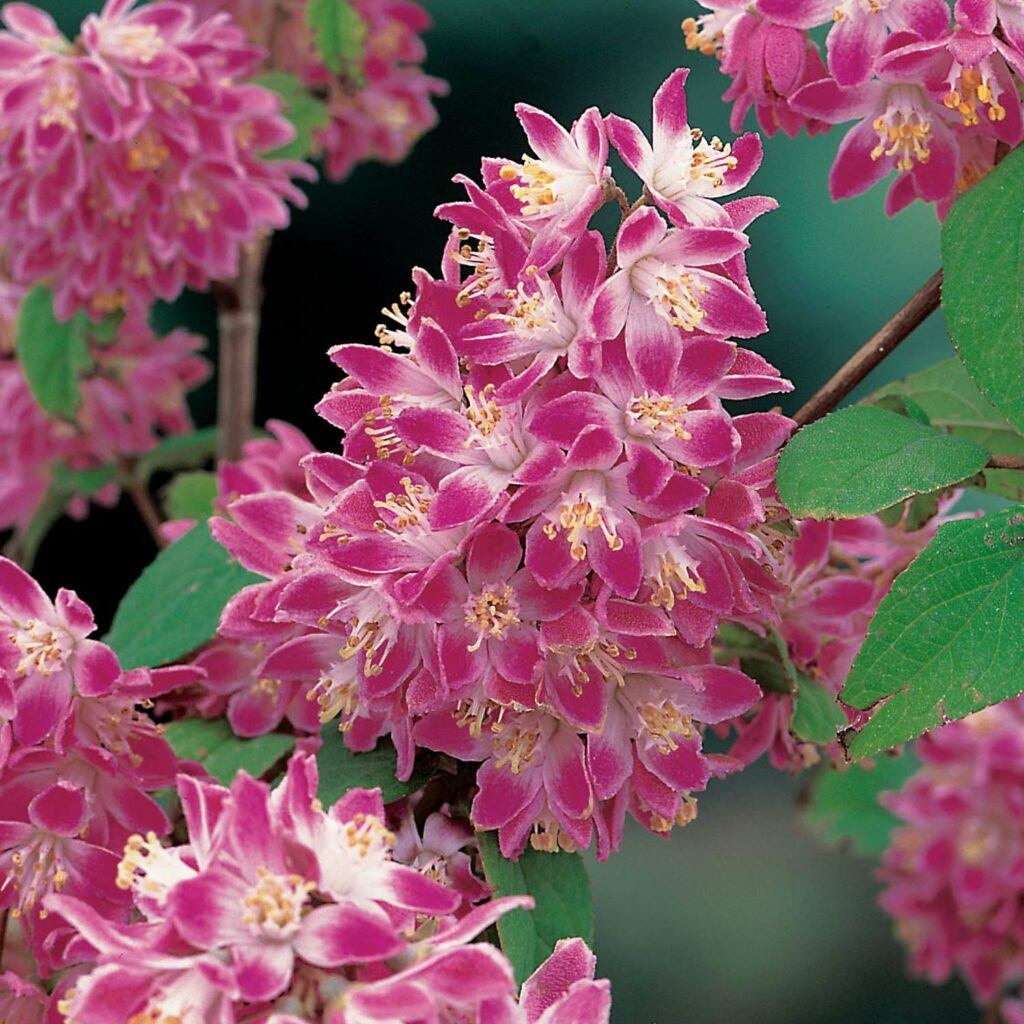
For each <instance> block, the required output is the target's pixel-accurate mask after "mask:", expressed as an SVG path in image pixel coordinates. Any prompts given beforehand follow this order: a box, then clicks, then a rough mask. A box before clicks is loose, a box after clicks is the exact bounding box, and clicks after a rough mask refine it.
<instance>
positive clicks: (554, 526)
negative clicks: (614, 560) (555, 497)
mask: <svg viewBox="0 0 1024 1024" xmlns="http://www.w3.org/2000/svg"><path fill="white" fill-rule="evenodd" d="M605 515H606V510H604V509H602V507H601V506H600V505H597V504H594V503H592V502H591V501H590V500H588V499H587V498H584V497H582V496H580V497H579V499H578V500H577V501H574V502H566V503H565V504H564V505H562V506H561V508H560V509H559V511H558V519H557V521H556V522H553V523H545V524H544V534H545V536H547V537H548V539H549V540H554V539H555V537H557V536H558V533H559V532H560V530H561V531H564V532H565V535H566V540H568V542H569V553H570V554H571V555H572V557H573V558H574V559H575V560H576V561H577V562H582V561H583V560H584V559H585V558H586V557H587V545H586V544H585V543H584V539H585V538H586V535H587V534H588V533H589V532H590V531H591V530H600V531H601V534H602V535H603V536H604V539H605V543H606V544H607V545H608V547H609V548H610V549H611V550H612V551H621V550H622V546H623V540H622V538H621V537H620V536H619V535H618V534H617V533H616V532H615V528H614V526H611V525H609V523H608V522H607V520H606V518H605Z"/></svg>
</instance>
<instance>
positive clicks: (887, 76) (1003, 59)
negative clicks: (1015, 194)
mask: <svg viewBox="0 0 1024 1024" xmlns="http://www.w3.org/2000/svg"><path fill="white" fill-rule="evenodd" d="M701 4H702V6H703V7H706V8H708V10H709V13H707V14H704V15H701V16H700V17H699V18H687V19H686V20H685V21H684V22H683V31H684V33H685V36H686V46H687V48H688V49H691V50H699V51H700V52H701V53H704V54H710V55H715V56H717V57H719V59H720V60H721V62H722V72H723V74H725V75H728V76H729V78H731V79H732V85H731V86H730V88H729V90H728V91H727V92H726V94H725V99H727V100H730V101H732V103H733V115H732V121H733V128H734V129H735V130H737V131H738V130H739V128H740V126H741V125H742V123H743V121H744V119H745V117H746V114H747V111H748V110H749V109H750V108H751V107H753V108H754V110H755V112H756V115H757V120H758V123H759V124H760V126H761V128H762V129H763V130H764V131H765V132H766V133H767V134H768V135H772V134H774V133H775V132H776V131H779V130H782V131H783V132H785V133H786V134H787V135H791V136H792V135H796V134H797V133H798V132H799V131H800V129H801V128H805V127H806V129H807V131H808V132H809V133H811V134H815V133H817V132H819V131H827V130H828V128H829V126H831V125H835V124H844V123H846V122H848V121H856V122H857V123H856V125H854V127H853V128H851V129H850V130H849V131H848V133H847V134H846V136H845V138H844V139H843V142H842V145H841V146H840V147H839V152H838V154H837V155H836V160H835V164H834V165H833V167H832V173H831V176H830V178H829V187H830V189H831V192H832V196H833V198H835V199H846V198H849V197H850V196H855V195H858V194H859V193H861V192H864V191H865V190H866V189H868V188H870V187H871V186H872V185H874V184H876V183H877V182H878V181H881V180H882V179H883V178H886V177H888V176H889V175H890V174H891V173H892V172H895V173H896V177H895V178H894V180H893V182H892V185H891V186H890V189H889V194H888V197H887V199H886V211H887V212H888V213H889V214H890V215H892V214H895V213H897V212H898V211H899V210H902V209H903V208H904V207H905V206H907V205H908V204H910V203H912V202H913V201H914V200H915V199H922V200H924V201H925V202H929V203H936V204H937V208H938V211H939V213H940V215H942V216H945V213H946V211H948V209H949V206H950V204H951V203H952V201H953V199H954V198H955V197H956V196H957V195H958V194H959V193H960V192H963V191H964V190H966V189H967V188H970V186H971V185H973V184H975V183H976V182H977V181H978V179H979V178H981V177H982V176H983V175H984V174H986V173H987V172H988V171H990V170H991V169H992V167H993V165H994V163H995V161H996V158H997V154H998V152H999V147H1000V146H1002V147H1004V148H1008V147H1013V146H1016V145H1017V144H1018V143H1019V142H1020V140H1021V135H1022V132H1024V120H1022V116H1021V100H1020V95H1019V89H1018V85H1017V84H1016V83H1017V82H1018V81H1019V76H1021V75H1022V74H1024V50H1022V47H1024V20H1022V12H1021V8H1020V5H1019V4H1017V3H1015V2H1012V0H1011V2H1007V3H998V4H997V3H994V2H993V3H977V4H975V3H957V4H956V5H955V7H954V10H953V12H952V15H953V16H952V18H951V17H950V14H951V12H950V9H949V5H948V4H947V3H946V2H945V0H887V2H885V3H864V2H861V0H847V2H845V3H840V4H839V5H838V6H837V5H836V4H834V3H831V2H830V3H822V2H818V0H796V2H792V0H758V2H757V3H756V4H754V5H752V6H749V7H748V5H745V4H737V3H732V2H726V3H717V2H707V3H704V0H701ZM826 24H828V25H831V28H829V30H828V34H827V37H826V39H825V50H826V61H827V64H826V61H823V60H822V57H821V53H820V49H819V47H818V45H817V43H816V42H815V41H814V39H813V38H812V35H811V30H813V29H815V28H817V27H818V26H823V25H826Z"/></svg>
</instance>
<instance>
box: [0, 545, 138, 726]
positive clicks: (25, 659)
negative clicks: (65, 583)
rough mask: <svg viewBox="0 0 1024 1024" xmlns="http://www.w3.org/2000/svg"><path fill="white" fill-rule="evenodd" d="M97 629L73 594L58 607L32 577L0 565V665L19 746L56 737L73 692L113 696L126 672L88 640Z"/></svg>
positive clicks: (63, 593)
mask: <svg viewBox="0 0 1024 1024" xmlns="http://www.w3.org/2000/svg"><path fill="white" fill-rule="evenodd" d="M95 628H96V624H95V622H94V621H93V617H92V612H91V611H90V610H89V608H88V606H86V605H85V604H84V603H83V602H82V601H81V599H80V598H79V597H78V596H77V595H76V594H75V593H74V592H73V591H70V590H63V589H61V590H60V591H59V592H58V594H57V601H56V604H54V603H53V602H51V601H50V599H49V598H48V597H47V596H46V595H45V594H44V593H43V591H42V589H41V588H40V587H39V584H38V583H36V581H35V580H34V579H32V577H31V576H29V575H28V573H27V572H25V571H24V570H23V569H20V568H19V567H18V566H17V565H15V564H14V563H13V562H11V561H10V560H8V559H6V558H3V559H0V634H2V639H0V663H2V665H3V667H4V668H5V670H6V672H7V674H8V677H9V678H10V679H11V681H12V684H13V688H14V696H15V702H16V706H17V713H16V715H15V720H14V734H15V737H16V738H17V740H18V742H19V743H22V744H26V745H27V744H32V743H36V742H38V741H39V740H41V739H43V738H44V737H46V736H48V735H49V734H50V733H52V732H53V730H54V729H55V728H56V727H57V725H58V724H59V723H60V722H61V721H63V719H64V716H65V715H66V714H67V710H68V704H69V702H70V700H71V694H72V687H74V688H75V689H77V690H78V692H80V693H81V694H83V695H85V696H103V695H105V694H108V693H110V692H111V691H112V690H113V688H114V686H115V684H116V683H117V680H118V677H119V676H120V674H121V669H120V666H119V665H118V662H117V657H116V655H115V654H114V652H113V651H112V650H111V649H110V648H109V647H107V646H106V645H105V644H101V643H99V642H98V641H96V640H88V639H86V638H87V637H88V636H89V634H90V633H92V632H93V630H95Z"/></svg>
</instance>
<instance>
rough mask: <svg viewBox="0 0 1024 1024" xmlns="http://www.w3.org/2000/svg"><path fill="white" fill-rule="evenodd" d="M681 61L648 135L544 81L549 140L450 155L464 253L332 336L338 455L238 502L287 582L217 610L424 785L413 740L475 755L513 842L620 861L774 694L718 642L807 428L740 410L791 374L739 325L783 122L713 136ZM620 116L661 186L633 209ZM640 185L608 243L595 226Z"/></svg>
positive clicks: (274, 578) (492, 806) (522, 111)
mask: <svg viewBox="0 0 1024 1024" xmlns="http://www.w3.org/2000/svg"><path fill="white" fill-rule="evenodd" d="M685 78H686V71H685V70H680V71H677V72H675V73H673V74H672V75H671V76H670V77H669V79H668V80H667V81H666V82H665V83H664V85H663V86H662V87H661V89H660V90H659V91H658V94H657V96H656V98H655V103H654V120H655V130H654V134H653V139H652V140H651V141H648V139H647V138H646V137H645V136H644V135H643V133H642V132H641V131H640V129H639V128H637V127H636V125H633V124H632V123H630V122H628V121H625V120H623V119H622V118H618V117H614V116H613V117H609V118H607V119H605V118H602V117H601V115H600V114H599V113H598V111H597V110H596V109H590V110H588V111H586V112H585V113H584V114H583V115H582V116H581V117H580V118H579V120H578V121H577V122H576V123H575V125H573V127H572V129H571V131H567V130H566V129H564V128H562V127H561V126H560V125H558V124H557V123H556V122H555V121H554V120H553V119H552V118H551V117H549V116H548V115H547V114H545V113H543V112H542V111H540V110H537V109H535V108H533V107H530V106H527V105H521V106H520V107H519V108H518V113H519V117H520V120H521V122H522V124H523V127H524V129H525V131H526V135H527V139H528V142H529V145H530V147H531V149H532V150H533V153H532V154H528V155H527V156H525V157H523V158H522V160H521V161H514V160H491V159H489V160H485V161H484V164H483V170H482V173H483V179H484V184H483V186H482V187H481V186H480V185H478V184H476V183H474V182H473V181H471V180H470V179H468V178H463V177H460V178H458V179H457V180H458V181H459V182H460V183H461V184H462V185H463V186H464V187H465V189H466V192H467V199H466V200H465V201H463V202H455V203H449V204H447V205H445V206H442V207H440V208H439V210H438V215H439V216H440V217H442V218H443V219H445V220H448V221H449V222H451V223H452V224H453V229H452V233H451V236H450V241H449V244H448V245H447V247H446V250H445V256H444V267H443V273H442V275H441V277H440V278H438V279H434V278H432V277H431V276H429V275H428V274H427V273H426V272H423V271H417V272H416V274H415V278H414V280H415V288H416V294H415V297H413V296H411V295H406V296H403V297H402V300H401V302H400V303H396V304H395V306H394V307H393V308H392V309H390V310H387V311H386V313H387V314H388V316H389V317H390V319H391V322H392V323H391V326H390V327H383V326H382V327H381V328H380V329H379V331H378V336H379V340H380V346H379V347H376V348H375V347H369V346H366V345H359V344H351V345H341V346H339V347H338V348H336V349H335V350H333V352H332V353H331V355H332V358H333V359H334V361H335V362H336V363H337V364H338V365H339V366H340V367H341V368H342V369H343V370H344V371H345V372H346V374H347V379H346V380H344V381H342V382H341V383H340V384H339V385H337V386H336V387H335V388H334V389H333V390H332V391H331V392H330V393H329V394H328V395H327V396H326V397H325V398H324V400H323V401H322V402H321V404H320V405H319V406H318V410H319V412H320V413H321V415H322V416H323V417H324V418H325V419H327V420H328V421H329V422H330V423H332V424H334V425H336V426H338V427H340V428H342V429H343V430H344V431H345V438H344V443H343V448H342V452H341V453H339V454H333V453H314V454H310V455H307V456H306V457H305V458H304V459H303V467H304V469H305V473H306V484H305V488H304V492H305V493H301V494H300V493H296V491H295V490H294V489H293V488H285V489H277V490H261V491H260V492H258V493H247V494H243V495H242V496H241V497H239V498H238V499H237V500H235V501H233V502H232V503H231V504H230V506H229V514H230V518H226V519H221V520H214V523H213V529H214V533H215V535H216V536H217V537H218V539H219V540H220V541H221V542H222V543H223V544H224V545H225V546H226V547H227V548H228V549H229V550H230V551H232V553H233V554H235V555H236V557H238V559H239V560H240V561H241V562H242V563H243V564H244V565H245V566H247V567H248V568H249V569H251V570H252V571H254V572H257V573H260V574H261V575H263V576H264V577H266V582H265V583H262V584H257V585H255V586H253V587H250V588H248V589H246V590H244V591H242V592H241V594H240V595H238V597H237V598H236V599H235V600H233V601H232V602H231V603H230V604H229V606H228V608H227V609H226V611H225V615H224V618H223V621H222V629H221V632H222V635H223V636H225V637H227V638H229V639H232V640H235V641H241V642H243V643H245V644H250V645H256V644H264V645H267V646H266V648H265V650H266V651H267V653H266V656H265V658H264V659H263V661H262V663H261V664H260V665H259V666H258V667H257V668H256V670H255V673H254V674H255V678H256V680H257V681H258V680H277V681H279V682H280V683H281V684H282V686H283V685H284V684H287V683H290V682H293V681H298V682H299V683H301V684H302V686H303V688H304V689H305V690H306V691H307V692H308V695H309V697H310V698H311V699H313V700H314V701H315V702H316V704H317V707H318V710H319V717H320V720H321V721H323V722H326V721H329V720H331V719H334V718H337V719H338V720H339V724H340V726H341V729H342V732H343V733H344V737H345V742H346V743H347V744H348V745H349V746H350V747H351V748H352V749H355V750H366V749H370V748H372V747H373V746H374V745H375V744H376V742H377V741H378V739H379V738H380V737H381V736H382V735H384V734H390V736H391V738H392V740H393V741H394V744H395V747H396V748H397V751H398V765H399V773H400V775H401V776H402V777H406V778H407V777H408V776H409V774H410V772H411V771H412V766H413V758H414V754H415V751H416V748H417V747H424V748H428V749H431V750H437V751H443V752H446V753H448V754H450V755H453V756H455V757H456V758H458V759H460V760H463V761H468V762H480V763H481V767H480V769H479V772H478V775H477V785H478V792H477V795H476V797H475V800H474V802H473V808H472V817H473V821H474V823H475V824H476V825H477V826H478V827H481V828H485V829H488V828H490V829H498V830H499V835H500V842H501V846H502V849H503V851H505V852H506V853H507V854H511V855H516V854H518V852H519V851H520V850H522V849H523V847H524V845H525V844H526V843H527V842H528V841H530V842H532V843H533V845H535V846H537V847H539V848H546V849H557V848H559V847H561V848H565V849H572V848H574V847H577V846H581V847H582V846H588V845H590V844H591V843H596V846H597V849H598V852H599V855H601V856H606V855H607V853H608V852H609V851H610V850H612V849H614V848H616V847H617V846H618V844H619V841H620V836H621V830H622V825H623V820H624V816H625V814H626V812H627V810H628V811H631V812H632V814H633V815H634V816H635V817H636V818H637V819H638V820H640V821H641V822H642V823H643V824H644V825H646V826H647V827H648V828H650V829H652V830H653V831H655V832H658V833H665V832H667V831H668V830H669V829H670V828H671V826H672V824H673V822H675V821H680V822H685V821H688V820H689V819H690V818H692V816H693V806H694V802H693V797H692V794H694V793H696V792H699V791H700V790H703V789H704V788H705V786H706V785H707V783H708V781H709V779H710V778H711V777H712V776H715V775H723V774H725V773H727V772H729V771H731V770H732V769H733V768H735V767H737V766H738V765H739V761H738V760H736V759H734V758H729V757H725V756H721V755H715V754H708V753H706V752H704V751H703V750H702V729H703V725H705V724H710V723H717V722H722V721H725V720H728V719H732V718H734V717H735V716H737V715H738V714H741V713H742V712H744V711H746V710H747V709H749V708H750V707H751V706H752V705H753V704H754V703H755V702H756V701H757V700H758V699H759V698H760V696H761V693H760V690H759V689H758V687H757V686H756V684H755V683H754V682H753V681H752V680H751V679H749V678H748V677H747V676H746V675H744V674H743V673H742V672H740V671H739V670H737V669H735V668H732V667H723V666H718V665H716V664H715V663H714V660H713V658H712V652H711V640H712V638H713V636H714V635H715V632H716V629H717V627H718V624H719V622H720V621H722V620H723V619H728V618H744V617H748V618H754V619H759V618H763V617H765V616H768V617H771V616H772V615H773V614H774V612H773V597H774V595H775V594H776V593H777V592H779V590H780V588H781V584H780V583H779V582H778V581H777V580H776V579H775V577H774V576H773V575H772V572H771V563H772V555H771V552H770V546H769V542H768V540H767V539H766V536H765V535H764V532H763V529H762V527H763V524H764V521H765V520H766V518H767V517H768V515H769V512H768V511H767V510H766V501H767V500H768V498H769V496H770V495H771V494H772V493H773V489H774V484H773V470H774V462H773V459H772V457H773V455H774V453H775V452H776V450H777V448H778V446H779V444H780V443H781V442H782V441H783V440H784V439H785V438H786V437H788V435H789V433H790V430H791V426H792V425H791V421H789V420H788V419H786V418H785V417H783V416H781V415H778V414H776V413H748V414H745V415H739V416H733V415H731V414H730V413H729V412H728V411H727V410H726V408H725V406H724V404H723V403H724V401H726V400H729V399H742V398H749V397H754V396H759V395H765V394H770V393H772V392H779V391H785V390H788V389H789V388H790V385H789V384H788V382H786V381H784V380H782V379H781V378H780V376H779V374H778V371H776V370H775V369H774V368H773V367H771V366H770V365H769V364H768V363H767V362H766V361H765V360H764V359H762V358H761V357H760V356H758V355H756V354H754V353H753V352H751V351H749V350H747V349H744V348H742V347H740V346H739V345H738V344H737V343H736V342H735V341H732V340H728V339H730V338H736V337H739V338H749V337H752V336H755V335H757V334H759V333H761V332H763V331H764V330H765V317H764V314H763V312H762V311H761V309H760V307H759V306H758V305H757V303H756V301H755V299H754V296H753V292H752V290H751V287H750V283H749V280H748V278H747V273H746V264H745V256H744V254H745V251H746V249H747V247H748V245H749V241H748V238H747V235H746V228H747V227H748V225H749V224H750V222H751V221H752V220H753V219H754V218H755V217H757V216H758V215H759V214H761V213H763V212H765V211H767V210H770V209H772V208H773V206H774V202H773V201H772V200H770V199H766V198H763V197H753V198H747V199H740V200H736V201H732V202H723V201H722V200H723V199H725V198H726V197H728V196H729V195H731V194H732V193H734V192H735V191H736V190H738V189H739V188H741V187H743V186H744V185H745V184H746V183H747V182H748V181H749V180H750V178H751V176H752V174H753V172H754V171H755V169H756V168H757V165H758V163H759V161H760V146H759V143H758V140H757V139H756V137H753V136H745V137H744V138H742V139H740V140H738V141H737V142H736V143H735V144H732V145H730V144H727V143H724V142H722V141H720V140H719V139H717V138H714V139H708V138H705V137H704V136H703V135H702V133H701V132H700V131H699V130H698V129H694V128H691V127H690V125H689V124H688V121H687V114H686V103H685V95H684V88H683V86H684V81H685ZM609 140H610V141H611V144H612V145H614V146H615V147H616V148H617V149H618V151H619V153H620V154H621V155H622V157H623V159H624V160H625V162H626V163H627V164H628V165H629V166H630V167H631V168H633V169H634V170H635V171H636V173H637V175H638V176H639V177H640V178H641V180H642V181H643V182H644V184H645V185H646V188H647V193H648V194H649V195H650V197H651V199H652V200H653V202H654V203H655V204H656V205H655V206H649V205H644V202H643V201H641V202H640V203H637V204H635V205H634V207H633V208H629V205H628V200H627V199H626V197H625V195H624V194H623V193H622V192H621V190H620V189H619V188H618V186H616V185H615V184H614V182H613V181H612V180H611V177H610V171H609V169H608V167H607V166H606V161H607V155H608V146H609ZM615 199H618V200H619V201H620V203H621V205H622V208H623V217H622V223H621V225H620V227H619V230H618V232H617V235H616V238H615V244H614V247H613V250H612V255H611V257H610V258H609V255H608V253H606V250H605V245H604V242H603V240H602V238H601V236H600V235H599V234H598V233H597V232H595V231H592V230H589V222H590V220H591V217H592V216H593V214H594V213H595V211H596V210H597V209H598V208H599V207H600V206H601V205H602V204H603V203H605V202H608V201H612V200H615ZM296 634H298V635H296ZM249 678H250V679H251V678H252V676H251V675H250V676H249ZM282 692H283V691H282Z"/></svg>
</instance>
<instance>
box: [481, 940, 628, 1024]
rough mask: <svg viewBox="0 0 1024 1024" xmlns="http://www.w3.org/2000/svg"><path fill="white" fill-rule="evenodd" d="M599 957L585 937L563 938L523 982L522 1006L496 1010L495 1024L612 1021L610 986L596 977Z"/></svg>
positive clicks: (596, 1023)
mask: <svg viewBox="0 0 1024 1024" xmlns="http://www.w3.org/2000/svg"><path fill="white" fill-rule="evenodd" d="M596 966H597V960H596V958H595V957H594V954H593V953H591V952H590V950H589V949H588V948H587V944H586V943H585V942H584V941H583V940H582V939H561V940H559V941H558V942H557V943H555V949H554V952H553V953H552V954H551V956H549V957H548V958H547V960H545V961H544V963H542V964H541V965H540V967H538V968H537V970H535V971H534V972H533V974H531V975H530V977H529V978H527V979H526V981H525V982H523V988H522V991H521V992H520V993H519V1002H518V1005H515V1004H513V1003H512V1002H511V1000H509V1001H508V1002H507V1003H505V1005H503V1006H502V1008H501V1010H500V1011H499V1010H497V1009H495V1011H494V1017H493V1018H492V1019H493V1020H494V1022H495V1024H608V1020H609V1014H610V1012H611V991H610V985H609V983H608V982H607V981H605V980H604V979H601V980H599V981H595V980H594V973H595V969H596Z"/></svg>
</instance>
